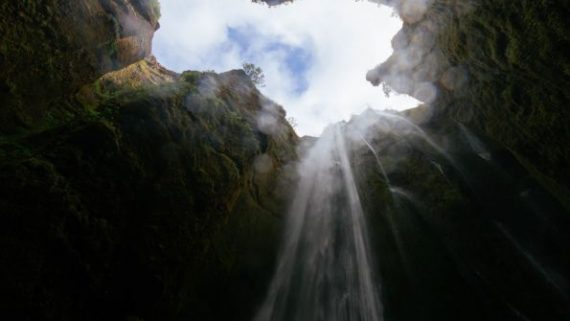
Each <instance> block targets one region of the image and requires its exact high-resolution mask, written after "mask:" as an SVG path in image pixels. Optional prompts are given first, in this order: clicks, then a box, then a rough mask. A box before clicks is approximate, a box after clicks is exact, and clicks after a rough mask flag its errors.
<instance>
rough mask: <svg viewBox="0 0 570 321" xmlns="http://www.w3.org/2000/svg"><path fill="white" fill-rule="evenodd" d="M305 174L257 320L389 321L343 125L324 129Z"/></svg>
mask: <svg viewBox="0 0 570 321" xmlns="http://www.w3.org/2000/svg"><path fill="white" fill-rule="evenodd" d="M298 170H299V177H300V180H299V183H298V184H299V185H298V186H297V189H296V195H295V196H294V198H293V201H292V204H291V207H290V210H289V213H288V217H287V222H286V233H285V239H284V244H283V247H282V250H281V253H280V257H279V260H278V265H277V269H276V272H275V275H274V277H273V280H272V281H271V284H270V287H269V291H268V294H267V296H266V298H265V301H264V302H263V304H262V306H261V308H260V310H259V311H258V313H257V315H256V317H255V318H254V321H381V320H383V318H382V306H381V303H380V298H379V292H378V286H377V284H376V282H375V280H374V278H373V272H372V267H371V262H370V254H369V253H370V249H369V245H368V239H367V232H366V227H365V219H364V214H363V210H362V206H361V203H360V198H359V195H358V192H357V188H356V184H355V181H354V176H353V173H352V169H351V166H350V161H349V156H348V154H347V147H346V143H345V136H344V133H343V125H342V124H337V125H332V126H330V127H328V128H327V129H326V130H325V132H324V133H323V135H322V136H321V137H320V138H319V140H318V141H317V142H316V143H315V145H314V146H313V147H312V148H311V149H310V150H309V151H308V153H307V154H306V156H305V157H304V159H303V160H302V162H301V163H300V165H299V169H298Z"/></svg>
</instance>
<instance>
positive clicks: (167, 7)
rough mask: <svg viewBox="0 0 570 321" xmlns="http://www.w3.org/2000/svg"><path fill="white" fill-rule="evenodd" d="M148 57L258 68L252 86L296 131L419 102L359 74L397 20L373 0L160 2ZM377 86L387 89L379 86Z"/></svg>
mask: <svg viewBox="0 0 570 321" xmlns="http://www.w3.org/2000/svg"><path fill="white" fill-rule="evenodd" d="M161 11H162V17H161V28H160V29H159V30H158V32H157V33H156V35H155V40H154V48H153V51H154V54H155V55H156V56H157V58H158V60H159V61H160V62H161V63H162V64H163V65H165V66H166V67H168V68H170V69H172V70H174V71H177V72H182V71H183V70H187V69H193V70H201V71H204V70H210V71H215V72H224V71H227V70H231V69H241V68H242V64H243V63H254V64H255V65H257V66H259V67H261V68H262V70H263V72H264V75H265V78H264V83H263V84H260V85H259V86H258V88H259V89H260V90H261V92H262V93H263V94H265V95H266V96H267V97H270V98H271V99H273V100H275V101H276V102H277V103H278V104H280V105H282V106H283V107H284V108H285V109H286V111H287V114H288V116H289V120H290V121H291V122H292V123H294V125H296V126H295V127H296V131H297V132H298V133H299V134H300V135H312V136H318V135H320V134H321V132H322V131H323V129H324V127H325V126H326V125H328V124H330V123H334V122H338V121H341V120H345V121H346V120H348V119H349V118H350V117H351V115H354V114H359V113H361V112H362V111H364V110H365V109H367V108H373V109H378V110H384V109H391V110H399V111H401V110H405V109H408V108H413V107H416V106H417V105H418V104H419V102H418V100H416V99H414V98H411V97H410V96H407V95H403V94H397V93H396V92H391V93H389V92H388V91H386V90H384V91H382V90H379V89H378V88H374V87H373V86H371V84H370V83H369V82H368V81H367V80H366V77H365V76H366V72H367V71H368V70H369V69H370V68H371V67H373V66H375V65H377V64H378V63H379V62H382V61H384V60H386V59H387V58H388V57H389V56H390V55H391V54H392V52H393V49H392V43H391V40H392V38H393V37H394V35H395V34H396V33H397V32H398V31H399V30H401V28H402V20H401V19H400V16H399V15H398V14H396V13H395V12H394V9H393V8H391V7H388V6H386V5H385V4H379V3H375V2H369V1H363V2H353V1H346V0H332V1H322V0H308V1H297V2H292V3H287V4H284V5H280V6H267V5H264V4H255V3H251V1H248V0H239V1H232V2H229V3H228V2H227V1H217V0H216V1H209V2H208V3H207V4H205V3H204V2H203V1H197V0H192V1H181V0H178V1H167V2H166V1H165V2H164V3H162V8H161ZM384 89H387V88H386V87H384Z"/></svg>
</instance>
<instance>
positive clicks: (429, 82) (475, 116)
mask: <svg viewBox="0 0 570 321" xmlns="http://www.w3.org/2000/svg"><path fill="white" fill-rule="evenodd" d="M389 4H390V5H392V6H394V7H395V9H396V11H397V12H398V13H399V14H400V16H401V17H402V19H403V21H404V27H403V29H402V30H401V31H400V32H399V33H398V34H397V35H396V36H395V37H394V39H393V40H392V45H393V47H394V50H395V52H394V54H393V55H392V56H391V57H390V58H389V59H388V60H387V61H386V62H385V63H383V64H381V65H379V66H378V67H376V68H375V69H373V70H371V71H370V72H369V73H368V75H367V78H368V79H369V80H370V81H371V82H372V83H373V84H375V85H378V84H380V83H382V82H384V83H385V84H387V85H388V86H389V87H392V88H393V89H394V90H396V91H398V92H402V93H406V94H410V95H412V96H414V97H416V98H418V99H420V100H422V101H424V102H426V104H427V105H429V106H430V108H429V110H428V112H427V114H426V115H423V117H424V119H423V121H431V122H433V123H434V124H437V123H445V122H447V121H450V120H455V121H459V122H461V123H463V124H465V125H466V126H468V127H469V128H471V129H472V130H474V131H476V132H478V133H481V134H484V135H487V136H489V137H491V138H492V139H493V140H495V141H496V142H497V143H499V144H502V145H504V146H505V147H507V148H508V149H509V150H511V151H512V152H513V153H514V154H515V155H516V157H517V158H518V159H519V160H520V161H521V163H523V164H525V167H527V168H528V169H529V170H530V171H531V172H532V173H533V175H534V176H535V177H536V178H537V179H538V180H540V181H541V182H542V184H543V185H544V186H545V187H547V189H549V190H550V191H551V192H552V193H554V194H555V195H556V196H557V197H558V199H559V200H560V201H562V202H563V203H565V204H566V206H567V207H568V208H570V207H569V206H570V201H569V200H570V192H569V185H568V182H570V172H568V166H565V165H564V164H567V163H568V161H569V159H568V157H569V155H570V150H568V147H567V146H568V144H567V143H566V142H567V141H568V140H569V139H570V136H569V135H570V133H569V131H568V129H567V126H566V123H567V122H568V119H570V117H569V116H570V115H569V114H568V109H567V108H565V107H564V106H565V105H566V103H567V102H568V101H569V99H570V96H569V94H568V91H567V90H566V88H568V86H569V85H570V84H569V81H570V73H569V70H568V68H569V67H568V66H569V64H570V60H569V58H568V57H569V55H568V53H569V52H568V49H567V48H569V47H570V46H569V45H570V38H569V36H568V34H569V33H568V31H569V30H570V25H569V24H568V19H567V17H568V16H569V14H570V12H569V10H570V6H569V4H568V3H567V2H565V1H538V2H537V1H516V2H505V1H499V0H496V1H494V0H479V1H475V0H473V1H452V0H406V1H404V0H401V1H391V2H390V3H389Z"/></svg>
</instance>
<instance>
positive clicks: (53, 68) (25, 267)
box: [0, 0, 297, 320]
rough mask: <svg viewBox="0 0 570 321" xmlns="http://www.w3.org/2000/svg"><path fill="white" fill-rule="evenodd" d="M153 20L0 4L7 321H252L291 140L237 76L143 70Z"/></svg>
mask: <svg viewBox="0 0 570 321" xmlns="http://www.w3.org/2000/svg"><path fill="white" fill-rule="evenodd" d="M157 9H158V6H157V3H156V2H155V1H142V0H141V1H138V0H137V1H122V0H121V1H107V0H105V1H103V0H101V1H90V0H86V1H74V2H69V3H68V2H66V1H27V2H14V3H3V4H2V5H0V11H1V12H2V19H0V27H1V30H2V33H3V38H2V46H1V47H0V53H1V55H0V57H1V59H0V63H1V67H2V69H3V72H2V75H1V76H0V77H1V78H0V84H1V87H2V92H1V100H2V103H1V104H0V106H1V107H0V108H1V110H0V119H1V120H0V132H1V133H2V136H0V195H1V196H0V208H1V213H2V215H1V216H0V220H1V224H0V225H1V226H2V227H1V234H2V236H1V237H0V244H1V247H2V251H1V254H0V255H1V258H0V260H1V261H2V262H4V263H3V264H2V269H1V272H0V275H1V276H0V277H1V280H2V281H1V282H2V284H4V286H3V288H2V290H1V292H2V297H3V298H6V299H5V300H3V301H2V302H1V303H0V311H1V315H2V318H6V319H11V320H39V319H41V320H77V319H82V320H139V319H145V320H180V319H187V318H190V319H228V318H232V319H247V318H248V317H249V316H250V315H251V314H252V313H253V312H252V311H251V310H252V309H253V307H254V306H255V302H256V300H257V299H258V298H259V296H261V295H263V290H264V285H265V283H264V282H265V280H266V279H267V278H268V277H269V276H270V273H271V270H272V268H271V267H272V264H273V257H274V255H275V253H276V246H277V243H278V242H277V241H278V235H279V233H278V231H279V225H280V223H279V222H280V215H281V213H282V212H283V211H284V210H283V207H284V198H285V195H284V193H282V188H281V186H279V185H278V179H280V178H282V177H283V176H285V177H287V175H288V174H287V173H286V172H287V171H286V166H285V164H286V163H288V162H290V161H292V160H294V158H295V144H296V140H297V137H296V135H295V133H294V132H293V130H292V128H291V127H290V126H289V124H288V123H287V122H286V121H285V112H284V111H283V109H282V108H281V107H280V106H278V105H276V104H275V103H273V102H272V101H270V100H269V99H267V98H265V97H263V96H262V95H261V94H260V93H259V92H258V91H257V89H256V88H255V86H254V85H253V83H252V82H251V81H250V80H249V78H248V77H247V76H246V75H245V74H244V73H243V72H242V71H231V72H227V73H224V74H220V75H217V74H213V73H199V72H186V73H183V74H181V75H179V74H176V73H173V72H170V71H168V70H166V69H164V68H163V67H162V66H160V64H158V63H157V62H156V60H155V59H154V58H152V57H148V58H146V59H143V58H145V57H147V56H148V55H149V54H150V49H151V46H150V44H151V39H152V35H153V32H154V30H155V29H156V28H157V26H158V23H157V18H158V11H157ZM117 69H119V70H117ZM113 70H117V71H114V72H110V71H113ZM279 181H281V180H279ZM284 182H285V183H286V182H287V180H286V179H285V180H284ZM218 305H219V306H224V307H226V309H219V306H218Z"/></svg>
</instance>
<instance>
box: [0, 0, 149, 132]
mask: <svg viewBox="0 0 570 321" xmlns="http://www.w3.org/2000/svg"><path fill="white" fill-rule="evenodd" d="M0 12H2V18H1V19H0V31H1V33H2V39H1V40H0V68H1V70H2V74H1V75H0V132H2V133H6V134H8V133H17V132H21V131H23V130H27V129H30V128H37V127H38V126H41V125H42V122H43V121H45V119H46V118H50V119H61V118H66V117H67V118H69V117H70V116H71V115H74V114H76V113H77V111H76V110H75V108H74V106H72V105H69V104H68V102H67V101H66V100H67V98H69V96H71V95H72V94H73V93H75V92H76V91H77V90H78V89H79V88H80V87H81V86H83V85H85V84H88V83H90V82H92V81H94V80H95V79H97V78H98V77H100V76H101V75H103V74H104V73H106V72H109V71H111V70H116V69H119V68H122V67H125V66H127V65H129V64H132V63H134V62H137V61H139V60H141V59H143V58H144V57H146V56H148V55H149V54H150V51H151V41H152V36H153V34H154V31H155V29H157V28H158V17H159V15H160V9H159V6H158V2H157V1H156V0H85V1H57V0H34V1H4V2H3V3H2V4H1V5H0ZM65 105H67V106H65Z"/></svg>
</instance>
